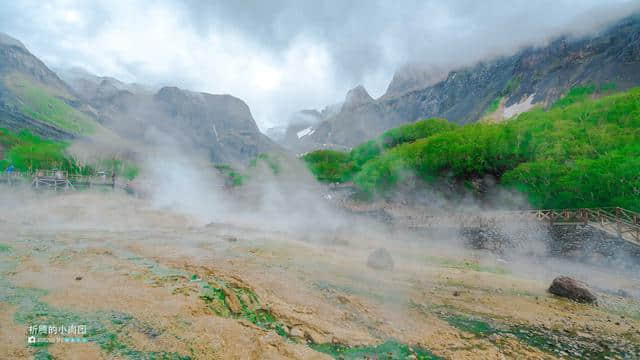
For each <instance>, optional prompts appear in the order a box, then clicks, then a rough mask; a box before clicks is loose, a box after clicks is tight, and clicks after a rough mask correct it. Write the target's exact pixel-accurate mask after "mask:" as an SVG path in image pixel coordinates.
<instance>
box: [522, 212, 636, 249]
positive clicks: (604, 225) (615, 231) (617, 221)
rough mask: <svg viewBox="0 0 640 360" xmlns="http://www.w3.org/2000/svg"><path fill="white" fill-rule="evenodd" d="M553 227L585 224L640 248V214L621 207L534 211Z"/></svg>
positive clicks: (539, 217)
mask: <svg viewBox="0 0 640 360" xmlns="http://www.w3.org/2000/svg"><path fill="white" fill-rule="evenodd" d="M530 213H531V214H534V215H535V216H536V218H537V219H538V220H540V221H547V222H549V223H551V224H552V225H567V224H584V225H589V226H592V227H594V228H596V229H599V230H602V231H604V232H607V233H609V234H611V235H614V236H618V237H620V238H622V239H624V240H627V241H628V242H631V243H633V244H635V245H638V246H640V214H639V213H636V212H633V211H629V210H626V209H623V208H620V207H608V208H583V209H561V210H532V211H530Z"/></svg>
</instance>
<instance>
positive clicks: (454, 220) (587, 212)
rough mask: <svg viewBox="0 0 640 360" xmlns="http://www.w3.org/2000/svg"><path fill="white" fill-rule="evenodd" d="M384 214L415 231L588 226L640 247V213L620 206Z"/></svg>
mask: <svg viewBox="0 0 640 360" xmlns="http://www.w3.org/2000/svg"><path fill="white" fill-rule="evenodd" d="M384 212H385V213H386V214H387V217H388V218H389V219H390V221H391V223H393V224H395V225H398V226H401V227H408V228H411V229H415V230H428V229H429V228H433V227H450V228H456V227H463V228H473V227H486V226H491V224H492V223H498V224H499V223H510V222H517V221H530V220H532V219H533V220H537V221H540V222H545V223H548V224H550V225H551V226H566V225H586V226H591V227H593V228H595V229H598V230H601V231H604V232H606V233H608V234H610V235H612V236H616V237H619V238H621V239H623V240H626V241H627V242H629V243H632V244H634V245H636V246H640V213H636V212H633V211H629V210H626V209H623V208H620V207H604V208H581V209H535V210H516V211H508V210H505V211H486V210H477V211H470V212H460V213H443V214H434V215H427V214H419V215H416V214H415V212H413V211H411V212H403V211H402V210H400V209H393V208H390V209H386V210H384Z"/></svg>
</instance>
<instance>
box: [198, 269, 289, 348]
mask: <svg viewBox="0 0 640 360" xmlns="http://www.w3.org/2000/svg"><path fill="white" fill-rule="evenodd" d="M200 298H201V299H202V300H203V301H204V302H205V303H206V304H207V305H208V307H209V308H210V309H211V310H212V311H213V312H214V313H215V314H216V315H218V316H223V317H231V318H236V319H245V320H247V321H249V322H251V323H252V324H254V325H257V326H259V327H261V328H265V329H273V330H276V332H277V333H278V334H279V335H281V336H284V337H286V333H285V331H284V327H283V326H282V324H280V323H279V322H278V320H277V319H276V317H275V316H274V315H273V314H272V313H271V311H270V310H268V309H265V308H264V307H263V306H262V304H261V303H260V299H259V298H258V295H257V294H256V293H255V292H254V291H253V290H250V289H247V288H242V287H237V286H235V285H232V284H227V283H225V282H224V281H222V280H219V279H216V281H211V282H203V284H202V288H201V295H200Z"/></svg>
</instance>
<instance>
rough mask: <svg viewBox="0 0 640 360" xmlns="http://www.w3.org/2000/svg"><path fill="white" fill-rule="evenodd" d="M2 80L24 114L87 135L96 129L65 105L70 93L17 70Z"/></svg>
mask: <svg viewBox="0 0 640 360" xmlns="http://www.w3.org/2000/svg"><path fill="white" fill-rule="evenodd" d="M3 81H4V84H5V85H6V87H7V88H9V89H10V90H11V91H12V92H13V93H14V94H15V95H16V96H17V97H18V99H19V104H17V105H18V108H19V109H20V111H21V112H22V113H24V114H25V115H27V116H29V117H32V118H34V119H37V120H40V121H43V122H46V123H49V124H52V125H54V126H56V127H58V128H60V129H64V130H67V131H69V132H71V133H74V134H77V135H88V134H91V133H93V132H94V131H95V130H96V127H97V123H96V122H95V121H94V120H93V119H91V118H90V117H89V116H87V115H85V114H83V113H81V112H79V111H78V110H76V109H74V108H73V107H71V106H70V105H69V104H67V102H66V101H68V100H71V99H72V98H71V95H69V94H67V93H60V92H59V90H56V89H53V88H49V87H47V86H44V85H42V84H39V83H37V82H36V81H34V80H32V79H30V78H29V77H28V76H25V75H23V74H19V73H12V74H7V75H5V77H4V78H3Z"/></svg>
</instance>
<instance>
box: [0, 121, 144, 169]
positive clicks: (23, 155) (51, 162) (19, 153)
mask: <svg viewBox="0 0 640 360" xmlns="http://www.w3.org/2000/svg"><path fill="white" fill-rule="evenodd" d="M68 146H69V144H68V143H67V142H62V141H51V140H46V139H42V138H40V137H38V136H35V135H33V134H31V133H30V132H29V131H26V130H23V131H20V132H19V133H13V132H11V131H8V130H6V129H2V128H0V147H2V148H3V149H5V150H4V158H3V159H0V171H5V170H6V169H7V168H8V167H9V166H11V165H13V168H14V170H15V171H19V172H24V173H30V172H33V171H36V170H51V169H58V170H62V171H66V172H68V173H69V174H76V175H91V174H93V173H95V172H96V169H98V170H104V171H108V172H115V174H116V176H123V177H125V178H127V179H129V180H132V179H134V178H135V177H136V176H138V173H139V169H138V167H137V166H136V165H135V164H133V163H131V162H128V161H124V160H121V159H116V158H110V159H106V160H101V161H96V162H95V163H93V164H81V163H79V162H78V161H76V159H74V158H73V157H71V156H69V155H68V154H67V153H66V149H67V147H68Z"/></svg>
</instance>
